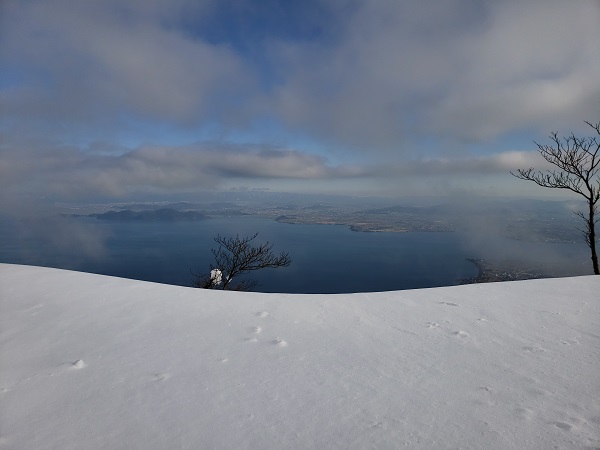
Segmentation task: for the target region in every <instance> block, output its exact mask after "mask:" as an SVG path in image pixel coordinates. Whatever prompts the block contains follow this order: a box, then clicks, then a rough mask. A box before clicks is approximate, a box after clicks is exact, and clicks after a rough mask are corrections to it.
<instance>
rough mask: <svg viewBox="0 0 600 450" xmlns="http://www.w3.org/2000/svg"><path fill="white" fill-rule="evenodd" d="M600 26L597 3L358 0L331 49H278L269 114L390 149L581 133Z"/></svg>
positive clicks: (591, 102) (597, 68)
mask: <svg viewBox="0 0 600 450" xmlns="http://www.w3.org/2000/svg"><path fill="white" fill-rule="evenodd" d="M599 21H600V8H599V7H598V3H597V2H595V1H582V2H577V3H572V2H570V3H564V2H556V1H551V2H547V1H531V2H525V3H524V2H511V1H498V2H468V1H460V2H456V1H450V2H448V1H441V2H439V1H438V2H427V4H425V3H423V2H409V3H407V2H379V1H365V2H361V3H360V7H358V8H357V9H356V10H355V11H353V12H352V13H351V14H350V15H349V16H348V17H345V18H344V25H345V26H344V27H342V31H341V32H340V36H339V37H338V39H336V40H335V42H334V43H333V44H332V45H330V46H326V47H324V48H323V47H319V46H316V45H314V44H312V43H308V44H307V43H303V42H300V43H287V44H283V45H281V47H280V48H279V56H280V58H281V65H282V66H283V67H285V68H286V76H285V77H284V78H285V81H284V82H283V83H282V84H281V85H280V86H279V87H278V88H277V89H276V98H275V103H276V107H277V108H278V110H279V111H280V112H281V114H282V116H283V117H284V118H285V119H286V120H287V122H288V123H289V124H290V125H292V126H296V127H298V128H304V127H308V128H310V129H311V130H313V131H315V132H317V133H319V134H321V135H323V136H331V135H333V136H335V137H336V138H338V139H341V140H342V141H344V142H345V143H346V144H348V145H355V146H359V147H369V148H377V147H383V148H387V149H388V150H390V151H395V152H399V151H403V150H402V148H403V147H404V148H406V147H407V146H406V142H407V141H409V142H410V143H412V142H411V139H415V138H416V139H417V140H418V136H419V135H421V136H423V135H425V134H434V135H437V136H440V137H442V138H451V139H462V140H464V139H467V140H479V141H481V140H489V139H493V138H496V137H499V136H501V135H503V134H505V133H510V132H512V131H515V130H523V129H527V128H528V127H535V128H537V129H539V128H541V129H542V130H543V131H544V133H546V132H548V130H547V128H546V127H550V129H554V128H555V127H556V126H558V125H559V124H561V125H562V126H565V125H566V126H570V125H575V126H576V127H578V128H581V127H582V122H583V120H585V119H588V120H590V119H589V117H592V116H594V115H596V114H597V113H598V108H597V105H598V104H599V103H600V85H599V84H598V82H597V80H598V79H600V60H599V59H598V57H597V55H598V54H600V31H599V29H598V26H597V25H598V23H599ZM563 30H568V32H563ZM403 144H405V145H403ZM414 150H415V147H414V146H413V147H412V151H414ZM404 151H406V150H404ZM408 151H410V150H408Z"/></svg>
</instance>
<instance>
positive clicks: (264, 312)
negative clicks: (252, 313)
mask: <svg viewBox="0 0 600 450" xmlns="http://www.w3.org/2000/svg"><path fill="white" fill-rule="evenodd" d="M256 317H263V318H264V317H269V313H268V312H266V311H261V312H257V313H256Z"/></svg>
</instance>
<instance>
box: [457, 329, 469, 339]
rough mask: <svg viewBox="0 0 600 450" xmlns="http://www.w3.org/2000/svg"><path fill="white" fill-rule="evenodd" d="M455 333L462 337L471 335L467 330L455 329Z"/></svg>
mask: <svg viewBox="0 0 600 450" xmlns="http://www.w3.org/2000/svg"><path fill="white" fill-rule="evenodd" d="M454 334H455V335H456V336H458V337H460V338H466V337H469V333H467V332H466V331H460V330H459V331H455V332H454Z"/></svg>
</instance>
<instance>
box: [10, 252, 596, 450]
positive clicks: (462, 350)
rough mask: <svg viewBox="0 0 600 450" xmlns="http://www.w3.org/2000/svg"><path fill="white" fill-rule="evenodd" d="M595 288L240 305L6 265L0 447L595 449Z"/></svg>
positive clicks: (228, 297) (583, 280) (559, 285)
mask: <svg viewBox="0 0 600 450" xmlns="http://www.w3.org/2000/svg"><path fill="white" fill-rule="evenodd" d="M599 292H600V277H594V276H588V277H577V278H564V279H550V280H531V281H522V282H511V283H494V284H486V285H468V286H456V287H448V288H436V289H423V290H414V291H397V292H382V293H361V294H340V295H291V294H260V293H238V292H222V291H207V290H199V289H192V288H183V287H177V286H167V285H161V284H154V283H146V282H140V281H133V280H125V279H118V278H111V277H104V276H99V275H92V274H84V273H77V272H69V271H63V270H57V269H47V268H39V267H27V266H16V265H7V264H0V308H1V309H0V362H1V365H0V448H6V449H97V448H111V449H165V448H187V449H195V448H226V449H234V448H247V449H258V448H261V449H271V448H272V449H279V448H291V449H295V448H297V449H301V448H340V449H342V448H344V449H346V448H347V449H358V448H411V449H414V448H417V449H419V448H420V449H436V448H439V449H442V448H443V449H446V448H462V449H482V448H486V449H552V448H559V449H573V448H582V449H592V448H600V433H599V429H600V401H599V400H598V398H599V397H598V395H597V392H598V388H600V375H599V374H600V370H599V369H600V314H599V313H600V294H599Z"/></svg>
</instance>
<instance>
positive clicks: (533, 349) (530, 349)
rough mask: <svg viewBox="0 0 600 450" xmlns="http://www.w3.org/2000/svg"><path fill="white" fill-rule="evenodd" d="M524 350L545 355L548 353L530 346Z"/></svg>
mask: <svg viewBox="0 0 600 450" xmlns="http://www.w3.org/2000/svg"><path fill="white" fill-rule="evenodd" d="M523 350H525V351H526V352H531V353H544V352H545V351H546V350H544V349H543V348H541V347H534V346H530V345H527V346H525V347H523Z"/></svg>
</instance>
